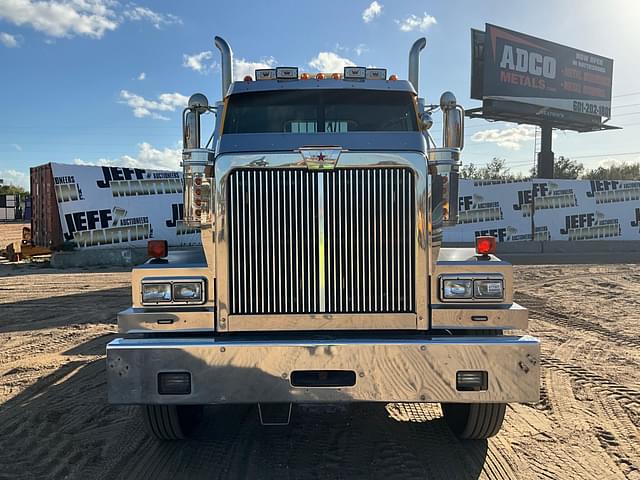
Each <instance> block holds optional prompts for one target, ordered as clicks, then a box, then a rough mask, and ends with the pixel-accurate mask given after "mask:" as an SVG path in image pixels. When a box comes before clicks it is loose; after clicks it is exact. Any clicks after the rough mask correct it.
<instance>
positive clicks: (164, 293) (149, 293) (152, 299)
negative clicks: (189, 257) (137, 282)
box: [142, 283, 171, 303]
mask: <svg viewBox="0 0 640 480" xmlns="http://www.w3.org/2000/svg"><path fill="white" fill-rule="evenodd" d="M170 301H171V284H170V283H143V284H142V303H164V302H167V303H168V302H170Z"/></svg>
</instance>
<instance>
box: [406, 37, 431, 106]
mask: <svg viewBox="0 0 640 480" xmlns="http://www.w3.org/2000/svg"><path fill="white" fill-rule="evenodd" d="M426 46H427V39H426V38H424V37H422V38H419V39H418V40H416V41H415V42H413V45H412V46H411V50H409V82H411V84H412V85H413V88H414V89H415V91H416V93H418V81H419V80H420V52H421V51H422V49H423V48H424V47H426Z"/></svg>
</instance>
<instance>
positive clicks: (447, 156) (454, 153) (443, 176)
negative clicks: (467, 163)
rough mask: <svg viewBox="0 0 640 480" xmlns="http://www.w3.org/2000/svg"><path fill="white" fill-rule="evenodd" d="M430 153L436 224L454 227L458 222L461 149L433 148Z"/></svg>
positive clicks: (430, 172) (434, 220)
mask: <svg viewBox="0 0 640 480" xmlns="http://www.w3.org/2000/svg"><path fill="white" fill-rule="evenodd" d="M428 154H429V174H430V175H431V185H432V188H433V194H432V213H433V223H434V226H435V227H436V228H437V227H438V226H443V227H454V226H456V225H457V224H458V183H459V181H458V180H459V176H458V175H459V169H460V149H458V148H446V147H445V148H432V149H430V150H429V152H428Z"/></svg>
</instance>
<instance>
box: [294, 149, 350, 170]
mask: <svg viewBox="0 0 640 480" xmlns="http://www.w3.org/2000/svg"><path fill="white" fill-rule="evenodd" d="M298 151H299V152H300V154H301V155H302V159H303V161H304V164H305V165H306V166H307V168H308V169H309V170H333V169H334V168H335V166H336V164H337V163H338V159H339V158H340V154H341V153H342V148H340V147H330V148H317V147H309V148H307V147H303V148H301V149H300V150H298Z"/></svg>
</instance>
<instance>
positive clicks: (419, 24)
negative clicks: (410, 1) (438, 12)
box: [396, 12, 437, 32]
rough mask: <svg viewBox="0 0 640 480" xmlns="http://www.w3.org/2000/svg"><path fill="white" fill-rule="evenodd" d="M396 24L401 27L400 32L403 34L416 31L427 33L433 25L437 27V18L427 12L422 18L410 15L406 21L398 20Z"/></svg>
mask: <svg viewBox="0 0 640 480" xmlns="http://www.w3.org/2000/svg"><path fill="white" fill-rule="evenodd" d="M396 23H397V24H398V25H399V26H400V30H402V31H403V32H412V31H414V30H419V31H421V32H426V31H427V29H428V28H429V27H430V26H431V25H435V24H436V23H437V22H436V17H434V16H432V15H429V14H428V13H426V12H425V13H424V15H423V16H422V17H418V16H417V15H409V16H408V17H407V18H405V19H404V20H396Z"/></svg>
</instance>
